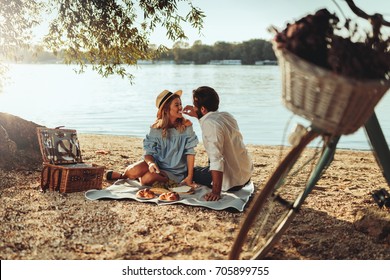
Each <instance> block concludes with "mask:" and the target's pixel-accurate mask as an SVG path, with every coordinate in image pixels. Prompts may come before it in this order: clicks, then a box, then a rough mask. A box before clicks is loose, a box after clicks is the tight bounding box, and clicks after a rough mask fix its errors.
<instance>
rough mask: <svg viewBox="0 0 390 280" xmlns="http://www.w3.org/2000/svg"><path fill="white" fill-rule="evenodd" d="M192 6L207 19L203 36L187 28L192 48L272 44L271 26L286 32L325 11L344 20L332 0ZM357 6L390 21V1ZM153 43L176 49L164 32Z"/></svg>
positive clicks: (212, 0) (236, 0) (216, 1)
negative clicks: (221, 43)
mask: <svg viewBox="0 0 390 280" xmlns="http://www.w3.org/2000/svg"><path fill="white" fill-rule="evenodd" d="M335 1H336V3H337V4H338V5H339V6H340V8H341V9H342V11H343V13H344V14H345V15H346V16H347V17H350V18H351V19H356V18H357V16H355V15H354V14H353V13H352V12H351V10H350V9H349V7H348V5H347V4H346V3H345V1H344V0H335ZM192 3H193V5H194V6H196V7H198V8H200V9H201V10H203V11H204V13H205V14H206V18H205V22H204V27H203V30H202V35H199V34H198V32H197V31H196V30H193V29H191V28H189V27H185V31H186V34H187V36H188V37H189V40H188V41H187V42H188V43H189V44H190V45H192V44H193V42H194V41H196V40H201V41H202V43H203V44H206V45H213V44H214V43H215V42H218V41H225V42H243V41H248V40H250V39H266V40H268V39H271V38H272V34H271V33H269V32H268V31H267V28H268V27H269V26H270V25H274V26H276V27H277V28H278V29H280V30H282V29H283V28H284V27H285V26H286V23H287V22H293V21H295V20H297V19H300V18H301V17H303V16H305V15H307V14H311V13H314V12H315V11H317V10H319V9H321V8H327V9H328V10H329V11H330V12H332V13H333V12H336V13H337V15H338V16H339V17H342V16H341V14H340V10H339V9H338V8H337V6H336V5H335V4H334V2H333V1H332V0H193V1H192ZM355 4H356V5H357V6H358V7H359V8H361V9H362V10H364V11H365V12H367V13H368V14H374V13H378V12H379V13H382V14H383V15H384V17H385V19H387V20H388V21H390V0H355ZM182 6H184V7H186V5H182ZM187 9H188V8H187ZM387 29H388V30H390V28H387ZM151 42H152V43H156V44H161V43H162V44H165V45H166V46H167V47H171V46H172V45H173V43H172V42H171V41H169V40H168V39H166V38H165V33H164V32H163V31H162V30H159V31H158V32H155V33H154V34H152V36H151Z"/></svg>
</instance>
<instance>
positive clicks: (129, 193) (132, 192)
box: [85, 179, 254, 212]
mask: <svg viewBox="0 0 390 280" xmlns="http://www.w3.org/2000/svg"><path fill="white" fill-rule="evenodd" d="M143 188H145V186H141V184H140V183H139V182H138V181H136V180H130V179H120V180H118V181H116V182H115V183H114V184H113V185H111V186H109V187H107V188H105V189H103V190H88V191H87V192H86V193H85V197H86V198H87V199H89V200H98V199H107V198H108V199H133V200H136V201H139V202H149V203H150V202H152V203H156V204H158V205H171V204H178V203H180V204H185V205H191V206H202V207H206V208H210V209H213V210H223V209H227V208H234V209H237V210H238V211H240V212H242V211H243V210H244V207H245V204H246V203H247V202H248V200H249V198H250V196H251V195H252V193H253V191H254V186H253V183H252V182H249V183H248V184H247V185H245V186H244V187H243V188H242V189H241V190H239V191H236V192H222V194H221V199H220V200H218V201H206V200H205V199H204V198H203V196H204V195H205V194H206V193H208V192H210V189H209V188H208V187H206V186H199V187H198V188H196V189H195V192H194V193H193V194H180V198H181V199H180V200H178V201H169V202H162V201H159V200H158V199H157V198H153V199H149V200H143V199H139V198H137V197H136V193H137V191H138V190H140V189H143Z"/></svg>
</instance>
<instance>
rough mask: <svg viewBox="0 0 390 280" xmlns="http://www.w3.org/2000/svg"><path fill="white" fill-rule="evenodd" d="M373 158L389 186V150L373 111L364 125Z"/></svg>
mask: <svg viewBox="0 0 390 280" xmlns="http://www.w3.org/2000/svg"><path fill="white" fill-rule="evenodd" d="M364 128H365V131H366V135H367V137H368V139H369V142H370V144H371V147H372V152H373V153H374V156H375V159H376V161H377V163H378V165H379V167H380V168H381V169H382V173H383V177H384V178H385V179H386V181H387V184H388V185H389V186H390V150H389V146H388V144H387V142H386V139H385V136H384V135H383V131H382V128H381V126H380V124H379V121H378V118H377V117H376V114H375V112H374V113H373V114H372V116H371V117H370V119H369V120H368V121H367V123H366V124H365V126H364Z"/></svg>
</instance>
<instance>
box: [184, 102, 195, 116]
mask: <svg viewBox="0 0 390 280" xmlns="http://www.w3.org/2000/svg"><path fill="white" fill-rule="evenodd" d="M183 113H184V114H186V115H188V116H190V117H194V118H197V117H198V115H197V114H196V109H195V107H194V106H191V105H187V106H185V107H184V109H183Z"/></svg>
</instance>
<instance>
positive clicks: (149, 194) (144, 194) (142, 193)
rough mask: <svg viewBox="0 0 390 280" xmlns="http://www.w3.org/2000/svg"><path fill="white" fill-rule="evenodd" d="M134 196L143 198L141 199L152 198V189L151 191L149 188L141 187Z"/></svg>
mask: <svg viewBox="0 0 390 280" xmlns="http://www.w3.org/2000/svg"><path fill="white" fill-rule="evenodd" d="M135 196H136V197H138V198H143V199H152V198H154V197H155V194H154V192H153V191H151V190H150V189H147V188H146V189H142V190H139V191H138V192H137V193H136V194H135Z"/></svg>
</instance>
